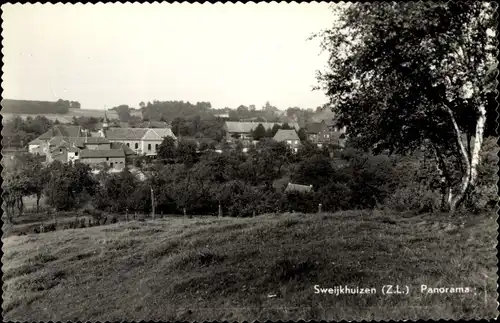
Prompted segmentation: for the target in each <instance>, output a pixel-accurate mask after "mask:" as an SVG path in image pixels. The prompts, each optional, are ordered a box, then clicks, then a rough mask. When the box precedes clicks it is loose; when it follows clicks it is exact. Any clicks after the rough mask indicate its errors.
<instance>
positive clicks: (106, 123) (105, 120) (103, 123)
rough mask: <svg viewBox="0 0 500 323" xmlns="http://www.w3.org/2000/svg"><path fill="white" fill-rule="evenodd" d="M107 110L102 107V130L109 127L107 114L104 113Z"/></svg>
mask: <svg viewBox="0 0 500 323" xmlns="http://www.w3.org/2000/svg"><path fill="white" fill-rule="evenodd" d="M106 111H107V109H106V106H104V121H103V122H102V129H103V130H107V129H108V127H109V121H108V114H107V113H106Z"/></svg>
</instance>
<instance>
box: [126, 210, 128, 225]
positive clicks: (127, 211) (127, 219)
mask: <svg viewBox="0 0 500 323" xmlns="http://www.w3.org/2000/svg"><path fill="white" fill-rule="evenodd" d="M125 222H128V208H126V209H125Z"/></svg>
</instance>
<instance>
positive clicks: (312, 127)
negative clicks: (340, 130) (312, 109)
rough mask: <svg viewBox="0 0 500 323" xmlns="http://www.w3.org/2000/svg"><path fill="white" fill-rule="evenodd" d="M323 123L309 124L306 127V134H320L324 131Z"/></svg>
mask: <svg viewBox="0 0 500 323" xmlns="http://www.w3.org/2000/svg"><path fill="white" fill-rule="evenodd" d="M325 126H326V124H325V121H322V122H313V123H309V124H307V126H306V130H307V133H320V132H321V131H323V129H325Z"/></svg>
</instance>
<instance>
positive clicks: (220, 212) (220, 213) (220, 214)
mask: <svg viewBox="0 0 500 323" xmlns="http://www.w3.org/2000/svg"><path fill="white" fill-rule="evenodd" d="M221 216H222V206H221V205H220V203H219V217H221Z"/></svg>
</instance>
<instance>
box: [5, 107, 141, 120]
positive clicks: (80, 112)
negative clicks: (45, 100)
mask: <svg viewBox="0 0 500 323" xmlns="http://www.w3.org/2000/svg"><path fill="white" fill-rule="evenodd" d="M106 113H107V115H108V118H110V119H118V114H117V113H116V112H115V111H107V112H106ZM1 115H2V117H3V118H4V119H6V120H8V119H12V118H14V117H15V116H20V117H21V118H23V119H26V118H27V117H36V116H37V115H36V114H26V113H20V114H14V113H1ZM40 115H43V116H45V117H46V118H48V119H50V120H54V121H55V120H59V122H63V123H69V122H71V121H72V120H73V117H77V118H78V117H82V116H84V117H95V118H102V117H104V111H103V110H98V109H69V112H68V113H67V114H40ZM132 115H133V116H134V115H135V116H139V117H140V116H141V112H140V111H139V110H133V112H132Z"/></svg>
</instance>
